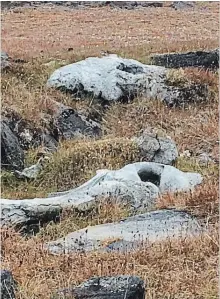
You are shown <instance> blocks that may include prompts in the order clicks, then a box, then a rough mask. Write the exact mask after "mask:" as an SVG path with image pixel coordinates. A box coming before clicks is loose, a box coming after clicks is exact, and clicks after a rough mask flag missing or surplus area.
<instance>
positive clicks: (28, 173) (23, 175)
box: [14, 156, 49, 179]
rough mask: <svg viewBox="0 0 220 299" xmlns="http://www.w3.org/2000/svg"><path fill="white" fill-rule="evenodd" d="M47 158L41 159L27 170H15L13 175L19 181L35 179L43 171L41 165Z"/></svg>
mask: <svg viewBox="0 0 220 299" xmlns="http://www.w3.org/2000/svg"><path fill="white" fill-rule="evenodd" d="M48 159H49V157H47V156H45V157H43V156H42V157H41V158H40V159H39V160H38V161H37V163H36V164H34V165H31V166H29V167H27V168H25V169H24V170H22V171H18V170H15V172H14V173H15V175H16V176H17V177H18V178H20V179H36V178H37V176H38V175H39V174H40V172H41V171H42V169H43V165H44V162H45V160H48Z"/></svg>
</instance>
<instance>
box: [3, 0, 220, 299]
mask: <svg viewBox="0 0 220 299" xmlns="http://www.w3.org/2000/svg"><path fill="white" fill-rule="evenodd" d="M218 10H219V3H218V2H215V3H214V2H211V3H210V2H209V3H208V2H207V3H201V4H199V5H197V7H196V8H195V9H193V10H186V11H181V12H180V11H175V10H173V9H171V8H157V9H155V8H147V9H140V10H134V11H126V10H110V9H109V8H99V9H97V8H94V9H88V10H71V11H70V10H58V9H52V10H43V9H36V10H33V9H18V10H17V12H13V11H10V12H9V11H7V12H2V49H3V50H5V51H7V52H8V53H9V55H11V56H12V57H13V58H24V59H27V60H28V63H26V64H23V65H22V64H18V65H14V66H13V67H12V69H11V70H10V72H8V73H3V74H2V106H3V108H12V109H13V110H15V111H17V112H18V113H20V114H21V115H22V117H23V118H25V119H27V120H29V121H31V122H32V123H33V124H34V125H35V126H45V125H46V124H47V118H48V117H49V115H50V112H49V111H50V109H51V102H53V101H52V100H54V99H55V100H57V101H60V102H63V103H65V104H68V105H71V106H72V107H73V108H76V109H84V110H87V111H89V112H91V110H92V109H96V106H91V107H88V101H84V102H83V103H82V102H76V101H74V100H73V99H71V97H70V96H68V95H64V94H62V93H60V92H57V91H48V90H46V89H45V87H44V85H45V82H46V80H47V78H48V76H49V75H50V73H51V72H52V71H53V70H54V69H55V68H57V67H59V66H61V65H63V63H65V61H66V63H69V62H74V61H77V60H80V59H83V58H85V57H88V56H91V55H96V56H97V55H99V52H100V50H106V49H107V50H109V51H112V52H115V53H118V54H120V55H122V56H126V57H131V58H134V59H137V60H140V61H142V62H147V61H148V55H150V54H152V53H156V52H158V53H163V52H172V51H175V52H177V51H178V52H179V51H188V50H194V49H196V50H199V49H210V48H215V47H217V46H218V44H219V40H218V34H219V31H218V22H219V20H218V16H219V11H218ZM70 47H72V48H73V51H70V52H68V51H67V49H68V48H70ZM57 59H62V60H64V62H63V61H57ZM51 60H56V62H55V65H52V66H50V67H48V66H44V65H43V64H44V63H45V62H48V61H51ZM181 74H183V76H186V78H187V80H192V81H194V82H199V83H200V82H202V83H206V84H208V85H209V86H210V88H211V89H212V91H213V96H212V97H211V98H210V99H207V101H206V103H201V104H192V105H190V106H189V107H188V108H187V109H180V108H175V109H174V108H173V109H170V108H167V107H166V106H165V105H164V104H162V103H160V102H157V101H154V102H153V101H151V102H150V101H148V100H147V99H136V100H135V101H134V102H133V103H128V104H115V105H113V106H112V107H111V108H110V109H109V110H108V112H107V113H106V114H105V115H104V119H103V131H105V132H106V134H105V135H106V136H104V140H101V141H93V140H90V141H88V140H84V141H81V142H78V141H77V142H76V141H71V142H65V143H62V144H61V145H60V149H59V151H58V153H57V154H55V155H54V156H53V157H52V160H51V164H49V165H48V166H47V167H46V169H45V171H44V173H43V174H42V177H41V178H40V179H39V181H35V182H33V183H27V182H24V183H21V182H19V181H15V179H14V177H13V175H12V174H10V173H4V174H3V180H2V181H3V195H4V196H5V197H7V198H24V197H34V196H45V194H47V193H48V192H50V191H56V190H57V189H59V190H61V189H67V188H70V187H74V186H75V185H78V184H81V183H82V182H84V181H85V180H87V179H88V178H90V177H91V176H92V175H94V173H95V170H97V169H98V168H113V169H115V168H119V167H121V166H123V165H124V164H125V163H130V162H132V161H136V160H138V159H139V156H138V153H137V151H136V148H135V147H134V145H133V144H132V143H131V142H130V141H129V140H128V138H130V137H132V136H134V135H138V134H140V132H141V131H143V130H144V129H146V128H149V127H151V128H153V129H154V130H156V131H157V132H158V133H159V134H168V135H170V136H171V137H172V138H173V139H174V140H175V142H176V143H177V146H178V149H179V152H183V151H184V150H186V149H189V150H192V152H193V157H192V158H190V159H179V160H178V162H177V167H178V168H180V169H182V170H185V171H198V172H200V173H202V174H203V176H204V181H203V183H202V184H201V185H200V186H198V187H197V188H196V190H195V191H194V192H191V193H181V194H178V195H173V194H172V195H170V194H165V195H164V196H162V197H161V198H160V199H159V200H158V203H157V208H164V207H176V208H177V209H179V208H180V209H186V210H188V211H190V212H191V213H192V214H194V215H196V216H199V217H200V218H202V219H204V221H206V223H207V227H208V231H209V232H208V233H207V234H205V235H203V236H200V237H198V238H195V239H193V240H192V239H185V240H179V241H172V242H171V241H167V242H162V243H157V244H151V245H148V246H146V247H145V248H142V249H139V250H138V251H137V252H135V253H127V254H119V253H111V254H103V253H102V254H101V253H97V252H94V253H89V254H71V255H65V256H64V255H61V256H52V255H50V254H49V253H47V252H45V251H44V250H43V249H42V245H43V243H44V242H45V241H48V240H51V239H55V238H57V237H60V236H63V235H65V234H66V233H68V232H70V231H72V230H75V229H78V228H82V227H85V226H87V225H94V224H98V223H104V222H111V221H117V220H119V219H121V218H123V217H125V216H126V215H128V211H127V210H125V209H122V208H121V207H118V206H116V205H113V204H108V205H102V206H100V209H99V211H98V213H96V214H94V213H91V214H89V215H86V216H85V215H78V214H76V213H75V212H74V213H72V214H71V215H69V214H64V215H63V217H62V219H61V222H60V223H58V224H56V225H54V224H49V225H48V226H47V227H45V228H42V230H41V231H40V233H39V234H38V235H37V236H35V237H33V238H30V239H25V238H24V237H21V236H20V235H19V234H18V233H16V232H14V231H2V232H1V236H2V239H1V241H2V244H1V245H2V247H1V249H2V268H7V269H9V270H12V272H13V274H14V275H15V278H16V279H17V281H18V282H19V284H20V289H19V291H18V298H20V299H36V298H38V299H45V298H50V295H51V294H52V293H53V292H54V291H55V290H57V289H59V288H63V287H65V286H69V285H71V284H73V285H77V284H79V283H81V282H82V281H84V280H86V279H88V278H90V277H91V276H94V275H115V274H135V275H138V276H140V277H141V278H143V279H144V281H145V282H146V285H147V287H146V297H147V298H150V299H160V298H161V299H162V298H163V299H177V298H178V299H187V298H190V299H191V298H194V299H214V298H217V297H218V296H217V293H218V289H217V285H218V282H217V263H218V232H217V227H216V226H217V225H216V223H217V221H218V203H217V201H218V183H217V182H218V167H217V165H214V164H209V165H206V166H201V165H199V164H198V163H197V162H196V161H195V159H194V156H196V154H199V153H200V152H208V153H210V154H211V155H212V157H213V158H215V159H216V160H218V76H217V74H213V73H211V72H208V71H203V70H198V69H185V70H182V71H181ZM175 76H176V75H175ZM175 76H174V77H175ZM174 79H178V78H176V77H175V78H174ZM180 79H181V78H180ZM42 118H44V121H42ZM34 154H35V152H31V153H29V157H28V159H27V162H28V163H32V162H33V161H34ZM89 155H90V156H89ZM213 226H214V227H213ZM107 241H109V240H107Z"/></svg>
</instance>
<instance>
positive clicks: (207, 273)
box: [2, 228, 218, 299]
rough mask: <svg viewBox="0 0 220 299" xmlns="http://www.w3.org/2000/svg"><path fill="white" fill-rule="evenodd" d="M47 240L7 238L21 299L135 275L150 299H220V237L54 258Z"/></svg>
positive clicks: (214, 233)
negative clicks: (104, 278)
mask: <svg viewBox="0 0 220 299" xmlns="http://www.w3.org/2000/svg"><path fill="white" fill-rule="evenodd" d="M43 242H44V238H43V237H33V238H31V239H29V240H25V239H24V238H22V237H21V236H19V235H18V234H16V233H15V232H11V233H8V236H7V237H6V236H4V234H3V242H2V245H3V246H2V251H3V256H4V262H3V263H2V266H3V267H5V268H7V269H10V270H12V272H13V273H14V275H15V278H16V279H17V280H18V282H19V284H20V290H19V291H18V297H17V298H20V299H36V298H45V299H47V298H48V299H49V298H50V295H51V294H52V293H53V292H55V291H56V290H57V289H59V288H63V287H69V286H71V285H73V286H74V285H78V284H79V283H81V282H83V281H84V280H86V279H89V278H90V277H92V276H102V275H117V274H131V275H138V276H140V277H141V278H143V279H144V281H145V283H146V286H147V287H146V297H147V298H150V299H160V298H161V299H162V298H163V299H168V298H182V299H187V298H189V299H191V298H194V299H198V298H199V299H214V298H217V292H218V288H217V263H218V232H217V228H216V229H213V231H212V233H211V234H206V235H204V236H201V237H198V238H194V239H185V240H179V241H172V242H171V241H167V242H163V243H158V244H148V246H146V247H144V248H143V249H140V250H138V251H137V252H133V253H126V254H122V253H114V252H113V253H111V254H103V253H96V252H94V253H88V254H77V253H75V254H70V255H61V256H53V255H50V254H49V253H47V252H45V251H44V250H43V249H42V245H43Z"/></svg>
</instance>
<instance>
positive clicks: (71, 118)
mask: <svg viewBox="0 0 220 299" xmlns="http://www.w3.org/2000/svg"><path fill="white" fill-rule="evenodd" d="M53 118H54V124H53V125H54V127H55V128H56V129H57V130H58V134H59V136H60V138H62V139H72V138H79V137H83V136H88V137H96V136H100V135H101V128H100V126H99V124H98V123H96V122H95V121H92V120H89V119H87V118H86V117H85V116H84V115H82V114H80V113H78V112H77V111H75V110H74V109H72V108H71V107H67V106H65V105H63V104H60V103H56V111H55V112H54V116H53Z"/></svg>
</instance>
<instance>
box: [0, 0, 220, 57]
mask: <svg viewBox="0 0 220 299" xmlns="http://www.w3.org/2000/svg"><path fill="white" fill-rule="evenodd" d="M218 10H219V4H218V3H214V2H212V3H209V4H207V5H206V8H205V9H204V7H200V6H196V8H195V9H193V10H185V11H181V12H179V11H175V10H174V9H172V8H168V7H167V8H157V9H155V8H147V9H138V10H133V11H128V10H115V9H109V8H93V9H88V10H59V9H51V10H42V9H37V10H33V9H20V11H19V12H17V13H15V12H13V11H11V12H2V48H3V49H4V50H5V51H7V52H8V53H9V54H10V55H12V56H13V57H17V56H22V57H23V58H31V57H33V56H37V57H38V56H40V55H42V56H48V57H50V56H53V57H54V56H55V57H60V56H61V58H62V59H63V58H64V56H65V55H71V56H73V58H74V57H77V56H78V55H80V54H81V55H82V56H83V55H84V56H90V55H99V51H100V50H103V49H104V50H105V49H108V50H110V51H114V52H119V53H120V52H122V53H124V54H126V56H132V57H135V56H136V58H137V56H138V57H139V58H140V57H141V58H142V59H143V58H144V57H146V56H147V55H149V54H151V53H154V52H172V51H184V50H193V49H205V48H208V49H209V48H210V46H211V47H213V48H214V47H217V46H218ZM39 32H40V34H39ZM70 47H72V48H73V49H74V50H73V53H71V54H68V53H66V52H67V49H68V48H70Z"/></svg>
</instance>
